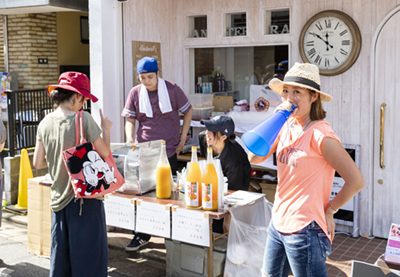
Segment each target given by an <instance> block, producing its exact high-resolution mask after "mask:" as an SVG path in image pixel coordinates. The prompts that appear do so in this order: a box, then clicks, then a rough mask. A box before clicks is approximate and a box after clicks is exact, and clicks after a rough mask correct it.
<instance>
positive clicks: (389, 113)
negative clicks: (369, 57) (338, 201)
mask: <svg viewBox="0 0 400 277" xmlns="http://www.w3.org/2000/svg"><path fill="white" fill-rule="evenodd" d="M398 26H400V8H396V9H395V10H393V11H392V12H391V13H390V14H389V15H388V16H387V17H386V19H385V20H384V22H383V23H382V24H381V25H380V27H379V28H380V30H379V33H378V35H377V36H376V41H373V43H375V44H374V54H373V59H374V61H373V65H374V73H373V76H372V78H374V85H373V89H374V94H373V95H374V96H373V97H374V99H373V101H374V105H373V107H374V110H373V114H374V134H373V179H372V189H373V191H372V200H373V202H372V206H373V207H372V211H373V212H372V213H373V217H372V220H373V221H372V235H373V236H376V237H382V238H387V237H388V235H389V230H390V225H391V223H400V184H399V183H400V167H399V157H400V147H399V143H400V124H399V121H400V114H399V112H398V108H399V107H400V69H399V65H400V28H399V27H398Z"/></svg>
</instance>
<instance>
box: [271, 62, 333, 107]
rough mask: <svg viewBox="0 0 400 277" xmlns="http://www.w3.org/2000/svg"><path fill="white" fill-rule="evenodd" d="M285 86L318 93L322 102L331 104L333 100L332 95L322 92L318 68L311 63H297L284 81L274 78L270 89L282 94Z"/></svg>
mask: <svg viewBox="0 0 400 277" xmlns="http://www.w3.org/2000/svg"><path fill="white" fill-rule="evenodd" d="M284 85H291V86H298V87H303V88H307V89H311V90H314V91H317V92H319V94H320V97H321V101H322V102H329V101H331V100H332V99H333V97H332V96H331V95H329V94H327V93H325V92H322V91H320V86H321V81H320V79H319V70H318V67H317V66H316V65H313V64H310V63H295V64H294V66H293V67H292V68H290V69H289V71H288V72H287V73H286V74H285V78H284V79H283V81H281V80H279V79H278V78H273V79H272V80H271V81H270V82H269V87H270V88H271V89H272V90H273V91H275V92H277V93H279V94H282V90H283V86H284Z"/></svg>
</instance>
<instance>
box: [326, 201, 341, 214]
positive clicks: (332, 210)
mask: <svg viewBox="0 0 400 277" xmlns="http://www.w3.org/2000/svg"><path fill="white" fill-rule="evenodd" d="M328 210H329V211H330V212H331V213H332V214H335V213H337V212H338V210H339V209H337V210H334V209H333V208H332V206H331V202H329V203H328Z"/></svg>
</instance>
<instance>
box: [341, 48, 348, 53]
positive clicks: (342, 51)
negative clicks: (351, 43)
mask: <svg viewBox="0 0 400 277" xmlns="http://www.w3.org/2000/svg"><path fill="white" fill-rule="evenodd" d="M340 54H343V55H347V54H349V53H348V52H347V51H344V50H343V49H342V48H340Z"/></svg>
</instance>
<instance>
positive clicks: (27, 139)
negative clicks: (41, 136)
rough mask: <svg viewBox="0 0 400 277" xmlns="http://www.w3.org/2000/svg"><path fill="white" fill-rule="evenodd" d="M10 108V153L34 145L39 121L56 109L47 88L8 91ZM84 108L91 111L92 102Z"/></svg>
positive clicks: (13, 153)
mask: <svg viewBox="0 0 400 277" xmlns="http://www.w3.org/2000/svg"><path fill="white" fill-rule="evenodd" d="M6 94H7V109H8V127H7V129H8V137H7V140H8V144H7V145H8V155H9V156H14V155H15V154H16V152H17V151H19V150H21V149H24V148H31V147H34V146H35V144H36V133H37V128H38V125H39V122H40V121H42V119H43V118H44V117H45V116H46V115H47V114H49V113H51V112H52V111H53V109H54V102H53V100H52V99H51V98H50V97H49V96H48V94H47V91H46V89H31V90H15V91H11V90H8V91H6ZM84 110H86V111H88V112H90V102H89V101H86V103H85V106H84Z"/></svg>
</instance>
